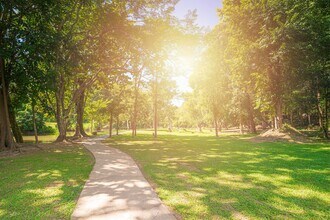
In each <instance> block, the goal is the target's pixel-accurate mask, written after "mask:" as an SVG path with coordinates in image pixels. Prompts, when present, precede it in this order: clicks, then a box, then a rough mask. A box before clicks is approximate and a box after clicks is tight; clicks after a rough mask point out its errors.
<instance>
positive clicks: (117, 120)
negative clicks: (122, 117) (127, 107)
mask: <svg viewBox="0 0 330 220" xmlns="http://www.w3.org/2000/svg"><path fill="white" fill-rule="evenodd" d="M116 135H117V136H118V135H119V116H118V115H117V118H116Z"/></svg>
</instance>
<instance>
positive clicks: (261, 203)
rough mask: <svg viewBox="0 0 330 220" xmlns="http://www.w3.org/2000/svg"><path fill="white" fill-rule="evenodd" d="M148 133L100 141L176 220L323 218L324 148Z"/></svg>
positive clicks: (326, 197) (326, 198)
mask: <svg viewBox="0 0 330 220" xmlns="http://www.w3.org/2000/svg"><path fill="white" fill-rule="evenodd" d="M249 137H251V136H248V135H245V136H237V135H236V136H235V135H224V136H221V137H220V138H214V137H212V136H211V134H207V133H204V134H202V135H198V134H192V133H182V132H181V133H173V134H169V133H167V132H161V133H160V136H159V137H158V138H157V139H156V140H155V139H154V138H152V136H151V132H142V134H141V132H140V134H139V136H138V137H135V138H132V137H130V136H129V134H125V135H121V136H117V137H114V138H113V139H112V140H108V141H107V142H108V143H109V144H110V145H111V146H113V147H116V148H118V149H120V150H122V151H124V152H126V153H128V154H129V155H131V156H132V157H133V158H134V159H135V160H136V161H137V162H138V163H139V164H140V166H141V167H142V170H143V172H144V173H145V174H146V176H147V178H148V179H149V180H151V181H152V182H153V183H154V184H155V185H156V191H157V192H158V194H159V196H160V198H161V199H162V200H163V201H164V202H165V203H166V204H167V205H169V206H170V207H172V208H173V209H174V210H175V211H176V212H177V213H179V214H180V215H181V216H182V217H183V219H228V218H230V219H247V218H251V219H329V217H330V213H329V208H330V206H329V204H330V194H329V190H330V187H329V186H330V181H329V173H330V172H329V171H330V169H329V168H330V166H329V165H330V164H329V163H330V161H329V160H330V159H329V158H330V157H329V156H330V145H329V143H308V144H295V143H289V142H276V143H252V142H250V141H248V140H247V139H248V138H249Z"/></svg>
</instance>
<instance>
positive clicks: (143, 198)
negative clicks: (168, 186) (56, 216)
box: [72, 138, 176, 220]
mask: <svg viewBox="0 0 330 220" xmlns="http://www.w3.org/2000/svg"><path fill="white" fill-rule="evenodd" d="M102 140H103V139H102V138H98V139H97V138H93V139H88V140H86V141H85V142H83V144H84V145H85V147H86V148H87V149H88V150H89V151H91V152H92V153H93V155H94V157H95V160H96V162H95V165H94V168H93V171H92V172H91V174H90V176H89V180H87V182H86V184H85V186H84V188H83V191H82V192H81V194H80V197H79V199H78V202H77V206H76V208H75V210H74V212H73V214H72V219H111V220H116V219H119V220H138V219H141V220H142V219H143V220H147V219H150V220H151V219H154V220H175V219H176V218H175V217H174V215H173V214H172V213H171V212H170V211H169V210H168V209H167V207H166V206H165V205H163V204H162V202H161V200H160V199H159V198H158V196H157V194H156V193H155V192H154V190H153V189H152V187H151V186H150V184H149V183H148V181H147V180H146V179H145V178H144V177H143V175H142V173H141V171H140V169H139V168H138V166H137V165H136V163H135V162H134V161H133V159H132V158H131V157H129V156H128V155H127V154H125V153H123V152H121V151H120V150H117V149H114V148H111V147H108V146H106V145H105V144H102V143H101V141H102Z"/></svg>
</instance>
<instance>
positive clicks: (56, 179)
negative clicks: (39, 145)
mask: <svg viewBox="0 0 330 220" xmlns="http://www.w3.org/2000/svg"><path fill="white" fill-rule="evenodd" d="M93 162H94V161H93V157H92V156H91V155H90V153H89V152H87V150H86V149H85V148H83V147H82V146H80V145H74V146H72V145H65V146H62V147H59V146H58V147H54V146H51V145H49V147H48V148H47V149H45V150H43V151H39V152H33V153H32V152H31V153H29V154H27V155H21V156H17V157H9V158H0V174H1V178H0V219H70V216H71V213H72V212H73V209H74V207H75V204H76V199H77V198H78V196H79V194H80V192H81V190H82V188H83V186H84V183H85V181H86V180H87V178H88V176H89V173H90V171H91V169H92V165H93Z"/></svg>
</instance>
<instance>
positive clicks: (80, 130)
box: [74, 90, 88, 138]
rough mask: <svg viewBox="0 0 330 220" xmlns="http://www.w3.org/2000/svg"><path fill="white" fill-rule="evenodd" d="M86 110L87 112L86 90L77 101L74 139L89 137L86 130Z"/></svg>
mask: <svg viewBox="0 0 330 220" xmlns="http://www.w3.org/2000/svg"><path fill="white" fill-rule="evenodd" d="M84 110H85V90H83V91H82V92H81V93H80V95H79V97H78V98H77V101H76V113H77V118H76V120H77V121H76V131H75V134H74V137H77V138H81V137H88V134H87V133H86V132H85V129H84Z"/></svg>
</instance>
